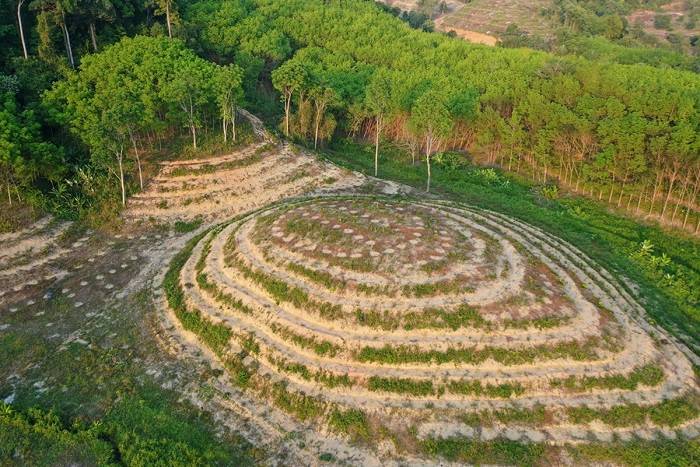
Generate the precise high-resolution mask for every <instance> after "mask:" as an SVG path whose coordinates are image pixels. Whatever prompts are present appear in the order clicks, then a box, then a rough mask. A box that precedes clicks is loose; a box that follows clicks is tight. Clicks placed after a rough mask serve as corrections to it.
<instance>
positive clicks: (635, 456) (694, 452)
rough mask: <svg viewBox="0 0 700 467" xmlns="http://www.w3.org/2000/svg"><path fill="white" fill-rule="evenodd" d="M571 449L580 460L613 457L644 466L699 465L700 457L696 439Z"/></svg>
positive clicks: (609, 459)
mask: <svg viewBox="0 0 700 467" xmlns="http://www.w3.org/2000/svg"><path fill="white" fill-rule="evenodd" d="M570 449H571V450H572V451H573V452H574V454H575V455H576V456H577V457H576V459H579V460H580V461H584V460H585V461H588V462H590V461H593V462H610V461H612V462H615V463H619V464H621V465H630V466H642V467H671V466H674V467H677V466H683V467H691V466H694V465H697V464H698V459H700V443H698V441H696V440H693V441H686V440H674V441H668V440H667V441H656V442H651V441H641V440H639V441H632V442H629V443H612V444H601V443H586V444H581V445H579V446H576V447H575V448H570ZM579 456H580V457H579Z"/></svg>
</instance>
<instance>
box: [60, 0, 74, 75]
mask: <svg viewBox="0 0 700 467" xmlns="http://www.w3.org/2000/svg"><path fill="white" fill-rule="evenodd" d="M61 17H62V19H63V22H62V24H61V27H62V29H63V39H64V40H65V43H66V54H68V61H69V62H70V66H71V68H75V60H73V47H72V46H71V43H70V33H69V32H68V25H67V24H66V13H65V12H63V11H61Z"/></svg>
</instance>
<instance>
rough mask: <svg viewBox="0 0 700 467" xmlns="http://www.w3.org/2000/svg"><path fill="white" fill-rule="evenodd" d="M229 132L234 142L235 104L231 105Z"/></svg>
mask: <svg viewBox="0 0 700 467" xmlns="http://www.w3.org/2000/svg"><path fill="white" fill-rule="evenodd" d="M231 132H232V133H233V134H232V135H231V136H233V142H234V143H235V142H236V106H235V105H231Z"/></svg>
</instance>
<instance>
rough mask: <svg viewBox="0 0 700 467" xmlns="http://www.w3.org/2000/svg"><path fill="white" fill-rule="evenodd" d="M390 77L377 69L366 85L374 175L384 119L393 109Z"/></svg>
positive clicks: (365, 100) (365, 102)
mask: <svg viewBox="0 0 700 467" xmlns="http://www.w3.org/2000/svg"><path fill="white" fill-rule="evenodd" d="M392 85H393V83H392V79H391V75H390V74H389V72H388V71H386V70H385V69H383V68H382V69H379V70H378V71H377V72H376V73H375V74H374V76H373V77H372V79H371V80H370V82H369V85H368V86H367V90H366V93H365V99H364V107H365V109H367V113H368V114H369V115H370V116H371V117H373V118H374V176H375V177H376V176H377V173H378V171H379V140H380V138H381V136H382V132H383V131H384V125H385V124H386V121H387V120H388V119H389V118H390V117H391V113H392V110H393V101H392V93H391V90H392Z"/></svg>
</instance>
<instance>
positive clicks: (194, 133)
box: [190, 123, 197, 149]
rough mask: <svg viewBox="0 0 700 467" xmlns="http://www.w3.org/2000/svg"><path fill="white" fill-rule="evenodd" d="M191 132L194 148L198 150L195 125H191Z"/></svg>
mask: <svg viewBox="0 0 700 467" xmlns="http://www.w3.org/2000/svg"><path fill="white" fill-rule="evenodd" d="M190 132H191V133H192V147H193V148H194V149H197V127H196V126H195V125H194V123H191V124H190Z"/></svg>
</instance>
